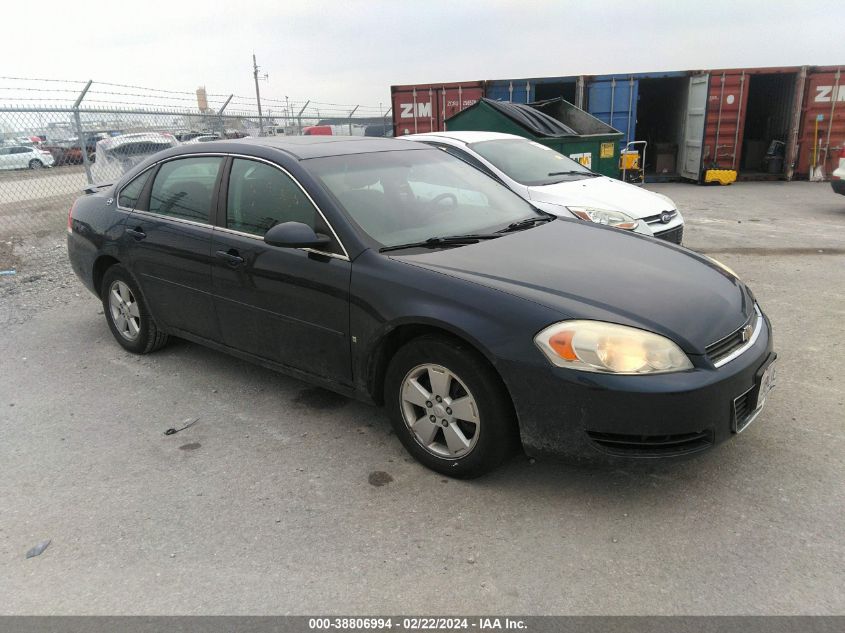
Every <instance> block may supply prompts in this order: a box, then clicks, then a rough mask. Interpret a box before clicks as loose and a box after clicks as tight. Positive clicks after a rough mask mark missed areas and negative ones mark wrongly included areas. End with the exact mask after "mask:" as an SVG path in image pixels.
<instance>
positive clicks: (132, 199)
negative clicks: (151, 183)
mask: <svg viewBox="0 0 845 633" xmlns="http://www.w3.org/2000/svg"><path fill="white" fill-rule="evenodd" d="M152 172H153V170H152V169H148V170H147V171H145V172H144V173H143V174H141V175H140V176H136V177H135V179H134V180H132V182H130V183H129V184H128V185H126V186H125V187H124V188H123V189H121V190H120V195H119V196H118V197H117V206H119V207H123V208H125V209H134V208H135V205H136V204H138V197H139V196H140V195H141V191H143V189H144V185H146V184H147V179H149V177H150V174H151V173H152Z"/></svg>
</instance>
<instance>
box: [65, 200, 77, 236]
mask: <svg viewBox="0 0 845 633" xmlns="http://www.w3.org/2000/svg"><path fill="white" fill-rule="evenodd" d="M75 208H76V200H74V201H73V204H72V205H70V209H68V212H67V232H68V233H73V210H74V209H75Z"/></svg>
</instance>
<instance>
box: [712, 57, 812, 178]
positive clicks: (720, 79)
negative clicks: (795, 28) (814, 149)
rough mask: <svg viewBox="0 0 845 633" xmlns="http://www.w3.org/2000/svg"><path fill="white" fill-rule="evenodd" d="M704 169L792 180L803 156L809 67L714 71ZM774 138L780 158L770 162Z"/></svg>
mask: <svg viewBox="0 0 845 633" xmlns="http://www.w3.org/2000/svg"><path fill="white" fill-rule="evenodd" d="M709 72H710V88H709V93H708V98H707V119H706V124H705V130H704V146H703V153H702V168H703V169H705V170H706V169H734V170H736V171H738V172H739V173H740V176H741V177H746V178H755V177H763V178H781V177H786V178H789V177H791V175H792V170H791V166H792V165H793V163H794V162H795V157H796V155H797V143H798V128H799V125H800V120H801V117H800V107H801V102H802V97H803V92H804V89H803V88H804V78H805V76H806V68H803V69H802V68H798V67H783V68H735V69H725V70H711V71H709ZM773 141H779V142H780V143H782V144H783V146H782V147H783V149H782V152H781V154H780V157H779V159H776V160H774V161H768V163H765V162H764V160H763V159H764V157H765V155H766V152H767V150H768V149H769V148H770V147H771V145H772V142H773Z"/></svg>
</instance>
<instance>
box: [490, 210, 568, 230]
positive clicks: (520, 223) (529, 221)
mask: <svg viewBox="0 0 845 633" xmlns="http://www.w3.org/2000/svg"><path fill="white" fill-rule="evenodd" d="M556 217H557V216H555V215H552V214H551V213H548V214H546V215H542V216H540V217H539V218H525V219H523V220H517V221H516V222H511V223H510V224H508V226H507V227H506V228H504V229H500V230H499V231H497V233H510V232H511V231H521V230H522V229H528V228H531V227H532V226H534V225H535V224H539V223H541V222H551V221H552V220H554V219H555V218H556Z"/></svg>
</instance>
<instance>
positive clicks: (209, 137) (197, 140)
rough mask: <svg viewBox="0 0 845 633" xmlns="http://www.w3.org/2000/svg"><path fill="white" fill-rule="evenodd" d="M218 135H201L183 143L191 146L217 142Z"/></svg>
mask: <svg viewBox="0 0 845 633" xmlns="http://www.w3.org/2000/svg"><path fill="white" fill-rule="evenodd" d="M219 140H220V135H219V134H202V135H200V136H195V137H193V138H192V139H190V140H187V141H184V144H185V145H192V144H194V143H208V142H209V141H219Z"/></svg>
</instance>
